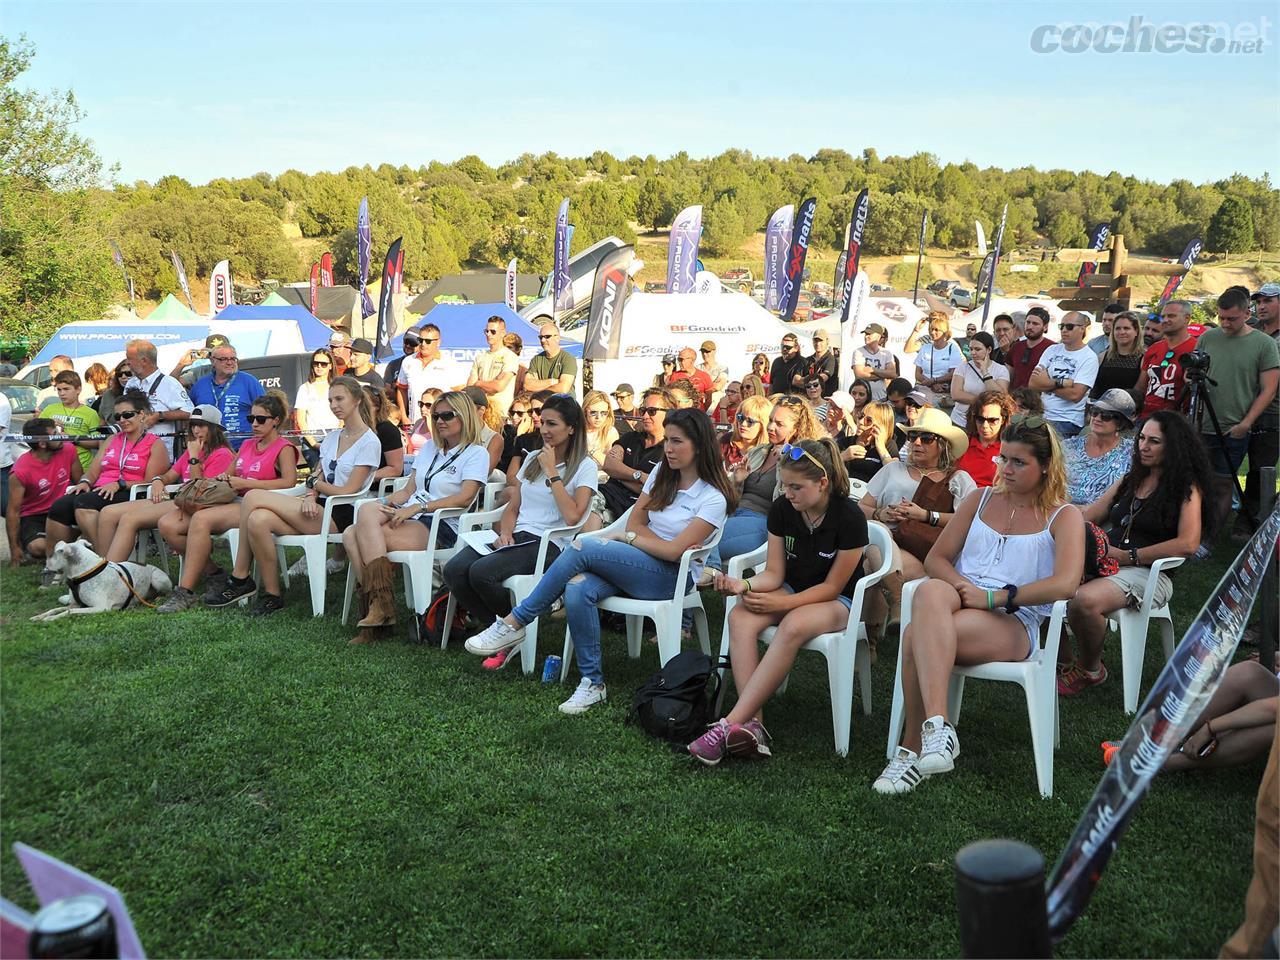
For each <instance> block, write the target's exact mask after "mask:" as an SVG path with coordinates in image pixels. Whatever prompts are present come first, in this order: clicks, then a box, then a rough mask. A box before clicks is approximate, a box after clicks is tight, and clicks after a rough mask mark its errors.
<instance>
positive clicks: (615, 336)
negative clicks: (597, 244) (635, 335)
mask: <svg viewBox="0 0 1280 960" xmlns="http://www.w3.org/2000/svg"><path fill="white" fill-rule="evenodd" d="M634 257H635V248H634V247H631V246H626V247H619V248H618V249H617V250H614V251H613V252H611V253H609V254H607V255H606V256H605V258H604V259H603V260H601V261H600V266H599V267H598V268H597V269H596V276H595V280H594V281H593V283H592V294H591V314H590V316H589V317H588V319H587V332H586V336H585V338H584V340H583V345H582V359H583V360H584V361H586V362H588V363H590V362H591V361H593V360H613V359H616V358H617V356H618V351H619V349H620V344H621V339H622V311H623V308H624V307H625V306H626V303H627V296H628V294H629V293H630V290H631V279H630V267H631V262H632V260H633V258H634Z"/></svg>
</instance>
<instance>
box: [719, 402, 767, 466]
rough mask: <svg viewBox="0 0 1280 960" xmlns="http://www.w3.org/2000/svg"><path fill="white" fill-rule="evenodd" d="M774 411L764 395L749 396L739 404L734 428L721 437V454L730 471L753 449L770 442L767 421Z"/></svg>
mask: <svg viewBox="0 0 1280 960" xmlns="http://www.w3.org/2000/svg"><path fill="white" fill-rule="evenodd" d="M772 411H773V404H772V403H771V402H770V401H769V398H768V397H763V396H761V397H747V398H746V399H745V400H743V401H742V403H741V404H740V405H739V406H738V412H737V413H736V414H735V415H734V418H733V430H732V431H730V432H729V433H726V434H723V435H721V437H720V456H721V458H722V459H723V460H724V468H725V470H726V471H727V472H728V473H733V472H734V471H735V470H736V469H738V467H740V466H742V464H743V463H744V462H745V461H746V458H747V454H748V453H749V452H750V451H751V450H752V449H754V448H755V447H759V446H762V445H763V444H766V443H768V442H769V434H768V431H767V430H766V429H765V423H766V422H767V421H768V419H769V414H770V413H771V412H772Z"/></svg>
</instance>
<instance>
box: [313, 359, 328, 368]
mask: <svg viewBox="0 0 1280 960" xmlns="http://www.w3.org/2000/svg"><path fill="white" fill-rule="evenodd" d="M311 365H312V366H313V367H329V366H332V364H331V363H329V361H328V360H312V361H311Z"/></svg>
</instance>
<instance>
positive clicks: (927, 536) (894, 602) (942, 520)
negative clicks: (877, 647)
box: [858, 408, 978, 645]
mask: <svg viewBox="0 0 1280 960" xmlns="http://www.w3.org/2000/svg"><path fill="white" fill-rule="evenodd" d="M906 432H907V436H908V437H909V438H910V441H911V442H910V444H909V449H910V451H911V461H910V464H909V465H908V464H905V463H902V462H901V461H892V462H890V463H888V464H886V465H885V466H884V467H883V468H882V469H881V470H880V471H879V472H878V473H877V474H876V475H875V476H874V477H872V478H871V481H870V483H868V485H867V492H866V494H865V495H864V496H863V498H862V500H860V501H859V503H858V505H859V506H860V507H862V510H863V512H865V513H866V515H867V518H868V519H870V520H878V521H879V522H880V523H883V524H884V525H885V526H887V527H888V528H889V529H890V530H892V531H893V566H892V568H891V569H890V571H889V574H888V575H887V576H886V577H885V578H884V581H883V583H884V591H885V594H887V597H886V599H887V600H888V602H889V609H888V611H886V610H885V608H884V607H883V605H882V603H881V599H880V597H881V594H880V591H878V590H872V591H871V595H870V596H869V597H868V598H867V601H868V602H867V607H868V609H867V613H866V618H867V636H868V637H871V638H872V642H873V645H874V642H875V640H876V638H878V637H879V635H880V633H881V632H882V629H883V628H884V627H885V626H887V624H889V623H892V622H893V621H894V620H895V619H896V618H897V607H898V603H899V601H900V600H901V598H902V585H903V584H904V583H905V582H906V581H908V580H915V579H917V578H919V577H923V576H924V575H925V568H924V556H925V554H926V553H927V552H928V549H927V545H928V542H929V541H931V540H936V539H938V538H939V537H940V536H941V531H940V530H937V529H934V532H933V533H930V532H929V529H930V528H941V530H945V529H946V526H947V524H949V523H950V522H951V520H952V518H953V517H955V516H956V509H957V507H958V506H959V504H960V502H961V501H962V500H964V498H965V497H967V496H968V495H969V494H971V493H973V491H974V490H976V489H977V488H978V485H977V484H976V483H974V482H973V478H972V477H971V476H969V475H968V474H967V473H965V472H964V471H963V470H960V469H958V468H957V467H956V461H958V460H959V459H960V457H961V456H963V454H964V452H965V450H967V449H968V447H969V438H968V437H967V436H965V434H964V431H962V430H961V429H960V428H959V427H957V426H956V425H955V424H953V423H952V422H951V418H950V417H949V416H947V414H945V413H943V412H942V411H941V410H935V409H933V408H926V409H924V410H922V411H921V413H920V416H919V418H918V419H917V420H916V422H915V423H914V424H912V425H911V426H908V427H907V431H906ZM904 521H914V522H913V523H911V524H909V525H907V526H906V527H903V526H902V524H903V522H904ZM900 528H901V529H900ZM868 560H869V561H870V562H871V563H872V564H879V563H880V561H881V557H880V556H879V554H878V553H877V551H876V550H875V549H874V548H872V550H871V551H870V555H869V556H868Z"/></svg>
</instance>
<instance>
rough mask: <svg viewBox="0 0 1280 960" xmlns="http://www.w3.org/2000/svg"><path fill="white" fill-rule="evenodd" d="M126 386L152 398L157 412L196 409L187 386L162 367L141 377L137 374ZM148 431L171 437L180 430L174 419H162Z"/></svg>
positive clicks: (153, 408)
mask: <svg viewBox="0 0 1280 960" xmlns="http://www.w3.org/2000/svg"><path fill="white" fill-rule="evenodd" d="M124 388H125V389H126V390H141V391H142V392H143V393H145V394H146V395H147V396H148V397H149V398H150V399H151V409H152V410H154V411H155V412H156V413H168V412H169V411H170V410H185V411H187V413H190V412H191V411H192V410H194V409H195V404H193V403H192V402H191V397H190V396H188V394H187V391H186V388H185V387H183V386H182V384H181V383H179V382H178V381H177V380H175V379H173V377H171V376H169V375H168V374H167V373H165V372H164V371H163V370H160V369H156V370H154V371H152V373H151V375H150V376H148V377H144V378H141V379H139V378H138V377H137V376H136V375H135V376H132V377H130V378H129V382H128V383H126V384H125V385H124ZM148 432H149V433H153V434H155V435H156V436H157V437H171V436H173V435H174V434H175V433H177V432H178V425H177V424H176V423H175V422H174V421H172V420H161V421H159V422H158V423H156V425H155V426H153V427H152V428H151V429H150V430H149V431H148Z"/></svg>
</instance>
